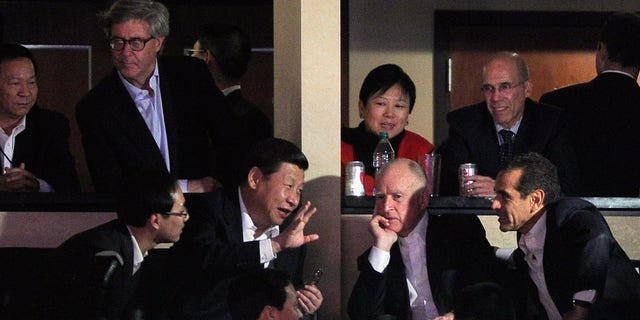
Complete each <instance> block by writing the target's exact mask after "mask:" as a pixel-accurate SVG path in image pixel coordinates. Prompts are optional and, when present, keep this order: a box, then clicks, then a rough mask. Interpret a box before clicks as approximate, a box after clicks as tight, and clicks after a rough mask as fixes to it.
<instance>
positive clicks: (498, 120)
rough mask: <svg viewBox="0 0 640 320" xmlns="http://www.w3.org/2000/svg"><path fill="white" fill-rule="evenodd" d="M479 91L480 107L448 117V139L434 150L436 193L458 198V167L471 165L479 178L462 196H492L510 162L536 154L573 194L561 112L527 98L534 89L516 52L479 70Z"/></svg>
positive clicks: (574, 178)
mask: <svg viewBox="0 0 640 320" xmlns="http://www.w3.org/2000/svg"><path fill="white" fill-rule="evenodd" d="M481 90H482V93H483V95H484V98H485V101H484V102H482V103H479V104H475V105H472V106H468V107H464V108H460V109H457V110H454V111H451V112H449V114H447V122H448V123H449V137H448V138H447V140H446V141H445V142H444V143H443V144H442V145H441V146H440V147H439V148H438V152H440V153H441V154H442V175H441V186H440V193H441V194H443V195H458V194H460V192H459V191H458V190H459V189H458V186H459V182H458V167H459V166H460V165H461V164H463V163H467V162H472V163H475V164H476V165H477V172H476V175H474V176H471V177H468V178H467V180H468V181H470V182H471V183H470V184H469V185H467V186H466V188H464V189H463V190H461V191H462V192H461V193H462V194H461V195H467V196H481V197H484V196H492V195H493V194H494V191H493V186H494V184H495V181H494V179H495V177H496V175H497V173H498V171H499V170H500V168H501V167H504V165H505V164H506V163H507V162H508V160H509V157H510V156H513V155H516V154H519V153H523V152H528V151H535V152H539V153H541V154H543V155H544V156H546V157H547V158H549V160H551V161H552V162H553V163H554V164H555V165H556V166H558V173H559V174H560V183H562V190H563V191H564V192H565V193H567V194H575V192H576V190H577V188H578V168H577V164H576V163H575V158H574V157H573V149H572V144H571V140H570V136H569V131H568V128H567V121H566V119H564V117H563V114H562V110H560V109H559V108H556V107H553V106H549V105H545V104H541V103H537V102H535V101H533V100H532V99H530V98H529V96H530V95H531V91H532V90H533V83H532V82H531V81H530V80H529V70H528V67H527V64H526V62H525V61H524V59H523V58H522V57H521V56H520V55H518V54H517V53H514V52H500V53H498V54H496V55H494V56H493V57H492V58H491V60H489V62H488V63H487V64H485V66H484V67H483V69H482V87H481ZM503 135H504V136H503ZM505 136H506V137H508V138H506V137H505ZM505 150H509V152H506V151H505Z"/></svg>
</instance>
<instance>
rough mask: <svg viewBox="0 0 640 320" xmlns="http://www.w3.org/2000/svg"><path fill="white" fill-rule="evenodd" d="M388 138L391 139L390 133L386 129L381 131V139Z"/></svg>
mask: <svg viewBox="0 0 640 320" xmlns="http://www.w3.org/2000/svg"><path fill="white" fill-rule="evenodd" d="M383 138H387V139H389V133H388V132H386V131H382V132H380V139H383Z"/></svg>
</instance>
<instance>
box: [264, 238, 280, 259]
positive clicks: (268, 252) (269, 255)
mask: <svg viewBox="0 0 640 320" xmlns="http://www.w3.org/2000/svg"><path fill="white" fill-rule="evenodd" d="M277 257H278V255H277V254H274V253H273V247H272V246H271V239H264V240H260V263H267V262H269V261H271V260H273V259H275V258H277Z"/></svg>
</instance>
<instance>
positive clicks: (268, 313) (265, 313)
mask: <svg viewBox="0 0 640 320" xmlns="http://www.w3.org/2000/svg"><path fill="white" fill-rule="evenodd" d="M274 311H275V310H274V308H272V307H271V306H264V308H262V312H260V317H259V318H258V319H277V314H276V313H275V312H274Z"/></svg>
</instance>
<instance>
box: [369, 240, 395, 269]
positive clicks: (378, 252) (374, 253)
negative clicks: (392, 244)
mask: <svg viewBox="0 0 640 320" xmlns="http://www.w3.org/2000/svg"><path fill="white" fill-rule="evenodd" d="M390 260H391V253H390V252H389V251H384V250H382V249H380V248H377V247H375V246H373V247H371V251H370V252H369V263H371V267H372V268H373V270H375V271H377V272H379V273H382V272H383V271H384V269H386V268H387V266H388V265H389V261H390Z"/></svg>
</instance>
